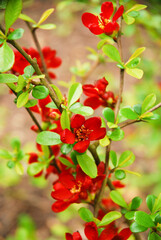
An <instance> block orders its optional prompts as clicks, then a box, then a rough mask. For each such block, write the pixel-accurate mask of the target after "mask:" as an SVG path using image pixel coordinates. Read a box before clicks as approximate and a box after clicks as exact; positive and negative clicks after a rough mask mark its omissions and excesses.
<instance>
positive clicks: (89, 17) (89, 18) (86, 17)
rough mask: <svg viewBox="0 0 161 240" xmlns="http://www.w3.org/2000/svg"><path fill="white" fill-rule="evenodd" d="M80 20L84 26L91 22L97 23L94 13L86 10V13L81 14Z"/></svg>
mask: <svg viewBox="0 0 161 240" xmlns="http://www.w3.org/2000/svg"><path fill="white" fill-rule="evenodd" d="M82 22H83V24H84V26H86V27H87V28H89V27H90V26H91V24H96V25H98V18H97V16H95V15H94V14H92V13H87V12H86V13H83V15H82Z"/></svg>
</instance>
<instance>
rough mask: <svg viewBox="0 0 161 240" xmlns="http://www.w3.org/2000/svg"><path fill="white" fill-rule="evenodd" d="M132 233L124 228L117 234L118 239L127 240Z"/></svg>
mask: <svg viewBox="0 0 161 240" xmlns="http://www.w3.org/2000/svg"><path fill="white" fill-rule="evenodd" d="M131 234H132V232H131V231H130V229H129V228H124V229H122V230H121V232H120V233H119V237H121V240H127V239H128V238H129V237H130V236H131Z"/></svg>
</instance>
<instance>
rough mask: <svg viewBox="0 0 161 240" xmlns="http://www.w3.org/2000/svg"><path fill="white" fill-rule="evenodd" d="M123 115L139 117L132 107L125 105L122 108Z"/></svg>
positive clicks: (131, 117)
mask: <svg viewBox="0 0 161 240" xmlns="http://www.w3.org/2000/svg"><path fill="white" fill-rule="evenodd" d="M120 113H121V115H122V116H124V117H126V118H127V119H132V120H133V119H138V114H137V113H135V112H134V111H133V109H132V108H131V107H128V106H127V107H124V108H122V109H121V110H120Z"/></svg>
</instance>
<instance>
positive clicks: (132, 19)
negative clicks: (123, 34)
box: [123, 13, 135, 25]
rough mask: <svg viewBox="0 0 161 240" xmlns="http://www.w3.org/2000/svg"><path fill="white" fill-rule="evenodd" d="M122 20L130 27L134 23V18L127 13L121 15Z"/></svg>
mask: <svg viewBox="0 0 161 240" xmlns="http://www.w3.org/2000/svg"><path fill="white" fill-rule="evenodd" d="M123 18H124V20H125V22H126V23H127V24H128V25H131V24H133V23H134V22H135V18H133V17H131V16H129V15H128V14H127V13H124V14H123Z"/></svg>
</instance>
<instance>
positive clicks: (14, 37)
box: [7, 28, 24, 40]
mask: <svg viewBox="0 0 161 240" xmlns="http://www.w3.org/2000/svg"><path fill="white" fill-rule="evenodd" d="M23 34H24V29H23V28H18V29H16V30H14V31H13V32H11V33H10V34H9V35H8V37H7V39H9V40H17V39H20V38H21V37H22V36H23Z"/></svg>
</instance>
